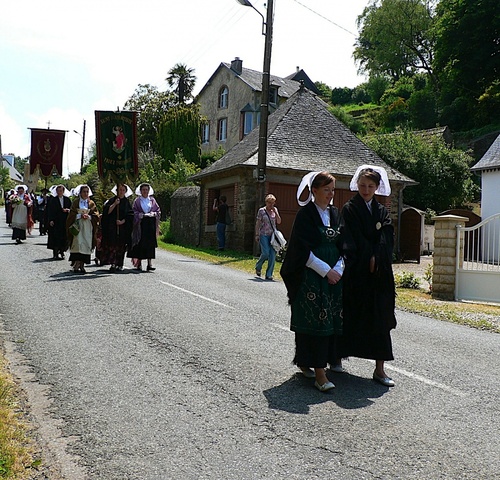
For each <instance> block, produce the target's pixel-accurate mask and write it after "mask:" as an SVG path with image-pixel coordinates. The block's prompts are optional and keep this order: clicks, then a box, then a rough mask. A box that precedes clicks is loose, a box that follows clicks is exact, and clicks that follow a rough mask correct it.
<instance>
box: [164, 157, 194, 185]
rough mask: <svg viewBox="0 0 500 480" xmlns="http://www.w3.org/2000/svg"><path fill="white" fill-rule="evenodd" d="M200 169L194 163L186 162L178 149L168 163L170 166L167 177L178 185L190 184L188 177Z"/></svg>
mask: <svg viewBox="0 0 500 480" xmlns="http://www.w3.org/2000/svg"><path fill="white" fill-rule="evenodd" d="M199 170H200V168H199V167H197V166H196V165H195V164H194V163H191V162H188V161H187V160H186V159H185V158H184V155H183V154H182V151H181V150H180V149H179V150H177V153H176V154H175V159H174V161H173V162H172V163H171V164H170V168H169V170H168V172H167V179H168V180H169V181H170V182H171V183H173V184H175V185H178V186H179V187H181V186H185V185H190V184H191V185H192V183H191V182H189V177H190V176H192V175H194V174H195V173H196V172H198V171H199Z"/></svg>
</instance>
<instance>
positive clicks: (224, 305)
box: [160, 280, 234, 310]
mask: <svg viewBox="0 0 500 480" xmlns="http://www.w3.org/2000/svg"><path fill="white" fill-rule="evenodd" d="M160 283H163V285H168V286H169V287H172V288H176V289H177V290H180V291H181V292H184V293H189V294H190V295H193V296H194V297H198V298H201V299H202V300H206V301H207V302H211V303H215V304H216V305H220V306H221V307H226V308H230V309H231V310H234V307H231V306H230V305H226V304H225V303H221V302H218V301H217V300H213V299H212V298H208V297H204V296H203V295H200V294H198V293H195V292H191V291H190V290H186V289H185V288H181V287H178V286H177V285H173V284H172V283H168V282H164V281H162V280H160Z"/></svg>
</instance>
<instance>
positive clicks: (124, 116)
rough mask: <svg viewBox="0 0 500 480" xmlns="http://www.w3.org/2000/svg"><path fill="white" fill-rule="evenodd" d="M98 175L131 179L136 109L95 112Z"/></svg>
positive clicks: (134, 168) (134, 162)
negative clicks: (131, 110)
mask: <svg viewBox="0 0 500 480" xmlns="http://www.w3.org/2000/svg"><path fill="white" fill-rule="evenodd" d="M95 126H96V143H97V166H98V169H99V177H100V178H102V179H106V178H108V177H111V178H112V179H113V180H114V181H115V182H125V181H126V180H127V178H128V179H130V180H134V179H135V178H136V177H137V174H138V163H137V112H103V111H97V110H96V112H95Z"/></svg>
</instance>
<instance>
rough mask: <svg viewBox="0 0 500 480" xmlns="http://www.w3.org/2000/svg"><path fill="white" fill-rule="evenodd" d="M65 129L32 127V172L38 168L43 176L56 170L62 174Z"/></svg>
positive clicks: (47, 175)
mask: <svg viewBox="0 0 500 480" xmlns="http://www.w3.org/2000/svg"><path fill="white" fill-rule="evenodd" d="M65 134H66V132H65V131H64V130H50V129H38V128H32V129H31V155H30V173H34V172H35V170H36V169H37V168H38V169H39V170H40V173H41V175H42V176H43V177H50V175H52V172H53V171H54V170H55V171H56V172H57V173H58V174H59V175H60V176H61V175H62V157H63V149H64V136H65Z"/></svg>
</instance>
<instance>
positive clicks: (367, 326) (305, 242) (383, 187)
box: [6, 165, 396, 392]
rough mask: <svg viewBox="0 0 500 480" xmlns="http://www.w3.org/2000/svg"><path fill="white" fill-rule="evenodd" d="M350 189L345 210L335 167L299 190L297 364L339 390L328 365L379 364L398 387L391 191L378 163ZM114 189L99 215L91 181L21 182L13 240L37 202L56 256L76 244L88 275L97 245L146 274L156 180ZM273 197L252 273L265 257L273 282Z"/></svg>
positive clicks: (291, 270)
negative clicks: (393, 364)
mask: <svg viewBox="0 0 500 480" xmlns="http://www.w3.org/2000/svg"><path fill="white" fill-rule="evenodd" d="M350 189H351V190H352V191H355V192H357V193H356V194H355V196H354V197H353V198H352V199H351V200H349V201H348V202H347V203H346V204H345V205H344V206H343V208H342V210H341V211H340V212H339V210H338V209H337V208H336V207H335V206H334V205H333V197H334V192H335V178H334V177H333V176H332V175H331V174H330V173H328V172H310V173H308V174H307V175H305V176H304V177H303V178H302V181H301V183H300V185H299V188H298V190H297V202H298V203H299V205H300V207H301V208H300V209H299V211H298V212H297V215H296V218H295V221H294V223H293V227H292V232H291V235H290V239H289V241H288V246H287V251H286V256H285V258H284V261H283V264H282V267H281V270H280V274H281V277H282V279H283V281H284V283H285V286H286V289H287V295H288V303H289V305H290V307H291V322H290V329H291V330H292V331H293V332H294V333H295V356H294V359H293V363H294V364H295V365H296V366H297V367H298V368H299V370H300V372H302V374H303V375H304V376H305V377H307V378H314V379H315V382H314V385H315V387H316V388H317V389H318V390H320V391H321V392H327V391H329V390H331V389H332V388H334V387H335V385H334V384H333V383H332V382H331V381H330V380H329V378H328V377H327V373H328V370H329V371H331V372H334V373H343V372H345V370H344V368H343V366H342V360H343V359H345V358H348V357H350V356H354V357H359V358H366V359H371V360H375V370H374V372H373V379H374V380H375V381H377V382H379V383H381V384H382V385H384V386H386V387H392V386H394V385H395V383H394V381H393V380H392V379H391V378H390V377H389V376H388V375H387V374H386V372H385V369H384V364H385V362H386V361H390V360H393V359H394V357H393V352H392V340H391V330H392V329H394V328H395V327H396V318H395V295H396V294H395V284H394V276H393V271H392V254H393V247H394V230H393V226H392V223H391V220H390V217H389V213H388V211H387V209H386V208H385V207H384V205H382V204H381V203H379V202H378V201H377V200H376V199H375V195H376V194H377V195H382V196H389V195H390V192H391V190H390V184H389V180H388V177H387V173H386V171H385V170H384V169H383V168H381V167H378V166H373V165H363V166H361V167H359V168H358V169H357V171H356V173H355V175H354V176H353V178H352V180H351V183H350ZM305 192H308V196H307V198H306V199H305V200H304V199H303V196H304V193H305ZM49 193H50V196H49V195H48V194H49ZM112 193H113V195H114V196H113V197H112V198H110V199H109V200H107V201H106V203H105V204H104V207H103V212H102V214H99V212H98V211H97V207H96V204H95V203H94V202H93V201H92V200H91V199H90V197H91V196H92V191H91V189H90V187H89V186H88V185H79V186H78V187H76V188H75V189H73V190H72V192H69V191H68V190H67V189H66V187H65V186H64V185H57V186H54V187H52V188H51V189H50V190H46V191H42V193H41V195H40V196H38V197H37V198H36V197H34V196H33V195H30V194H28V193H27V187H26V186H24V185H18V186H17V187H16V189H15V191H11V192H10V193H9V194H8V195H7V199H6V200H7V202H6V214H7V223H8V224H9V226H11V227H12V239H13V240H15V241H16V243H22V241H23V240H25V239H26V232H28V233H29V232H30V231H31V229H32V228H33V218H32V211H33V206H34V205H37V206H38V207H39V213H38V219H39V221H40V235H44V234H45V233H47V234H48V241H47V248H48V249H50V250H52V253H53V258H54V259H64V258H65V252H66V251H67V250H68V249H69V252H70V254H69V261H70V262H71V267H72V269H73V271H74V272H75V273H85V265H87V264H89V263H90V262H91V253H92V251H93V250H94V249H96V261H98V262H99V263H100V265H110V267H109V270H110V271H111V272H119V271H121V270H122V269H123V265H124V258H125V255H127V257H128V258H130V259H132V264H133V266H134V268H136V269H137V270H142V268H143V266H142V261H143V260H146V261H147V265H146V269H147V270H148V271H152V270H155V267H154V266H153V264H152V260H153V259H154V258H155V249H156V247H157V236H158V234H159V222H160V213H161V212H160V207H159V205H158V203H157V202H156V200H155V199H154V197H153V196H152V195H153V194H154V191H153V188H152V186H151V185H150V184H148V183H142V184H140V185H139V186H138V187H137V189H136V191H135V193H136V195H137V198H136V199H135V200H134V202H133V204H131V203H130V201H129V200H128V198H129V197H130V196H131V195H132V193H133V192H132V190H131V189H130V187H128V186H127V185H125V184H118V185H116V186H115V187H114V188H113V190H112ZM70 196H73V197H74V198H73V200H70ZM275 203H276V198H275V197H274V195H272V194H268V195H267V196H266V199H265V206H264V207H262V208H260V209H259V210H258V213H257V218H256V226H255V240H256V242H258V243H259V244H260V249H261V255H260V257H259V259H258V261H257V264H256V266H255V273H256V275H257V276H258V277H260V276H261V270H262V268H263V264H264V262H265V261H267V269H266V273H265V278H266V280H272V279H273V269H274V266H275V251H274V249H273V248H272V245H271V242H272V237H273V234H274V233H275V232H276V230H277V228H278V225H279V224H280V223H281V216H280V214H279V212H278V209H277V208H276V207H275ZM213 210H214V211H217V213H218V224H219V223H221V224H222V223H224V224H227V222H226V221H225V218H226V216H227V204H226V198H223V197H221V198H220V199H219V200H218V201H215V202H214V205H213ZM40 212H42V214H40ZM40 215H41V216H43V219H42V220H40ZM217 238H218V247H219V250H223V249H224V247H225V229H224V230H223V229H222V228H220V229H219V228H218V230H217Z"/></svg>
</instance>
